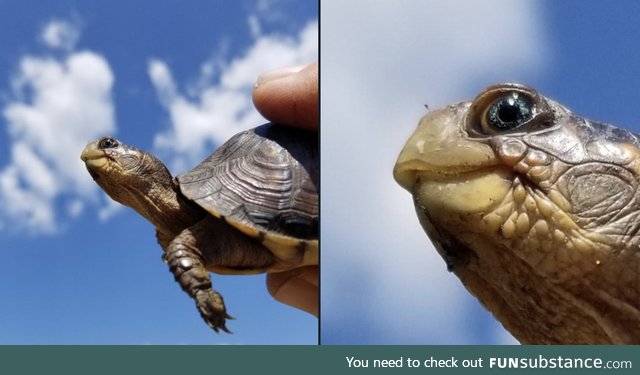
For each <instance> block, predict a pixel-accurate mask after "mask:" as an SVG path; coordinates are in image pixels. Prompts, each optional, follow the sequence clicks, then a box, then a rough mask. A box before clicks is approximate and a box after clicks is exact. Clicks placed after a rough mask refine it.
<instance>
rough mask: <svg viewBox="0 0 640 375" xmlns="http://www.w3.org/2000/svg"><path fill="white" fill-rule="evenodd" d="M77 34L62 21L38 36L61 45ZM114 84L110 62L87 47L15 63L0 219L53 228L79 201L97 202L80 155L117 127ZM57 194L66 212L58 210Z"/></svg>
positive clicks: (0, 179) (34, 228) (36, 229)
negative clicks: (9, 151)
mask: <svg viewBox="0 0 640 375" xmlns="http://www.w3.org/2000/svg"><path fill="white" fill-rule="evenodd" d="M52 30H53V31H52ZM56 30H57V31H56ZM61 30H62V31H61ZM56 33H57V34H56ZM56 35H57V36H56ZM78 36H79V31H78V30H77V29H74V28H73V27H72V26H71V24H69V23H65V22H64V21H52V23H50V24H49V25H47V26H46V27H45V28H44V31H43V34H42V35H41V37H42V39H43V40H45V41H46V42H47V44H48V45H50V46H52V47H64V48H71V47H72V46H73V44H74V43H75V40H76V39H77V38H78ZM72 42H73V43H72ZM112 86H113V74H112V72H111V69H110V68H109V65H108V63H107V61H106V60H105V59H104V58H103V57H102V56H100V55H98V54H96V53H94V52H91V51H78V52H72V53H69V54H68V55H66V56H65V57H63V58H60V59H57V58H52V57H44V56H24V57H23V58H22V59H21V60H20V64H19V68H18V71H17V73H16V75H15V76H14V77H12V86H11V88H12V91H11V93H10V99H9V100H8V102H7V103H6V105H5V107H4V108H3V111H2V114H3V116H4V118H5V120H6V122H7V125H8V126H7V128H8V133H9V138H10V142H11V144H12V146H11V149H12V153H11V159H10V161H9V163H8V165H5V166H4V167H0V205H1V207H2V208H1V209H0V221H9V220H11V221H12V226H11V227H13V228H24V229H26V230H28V231H30V232H33V233H42V232H54V231H55V230H56V229H57V228H58V226H57V225H56V224H57V223H58V222H59V221H60V219H61V217H64V215H67V216H76V215H78V214H79V213H80V212H81V211H82V209H83V205H82V204H81V202H80V201H79V200H78V199H79V198H82V199H96V195H95V193H96V187H95V184H94V183H93V181H91V179H90V178H88V177H87V172H86V169H85V168H84V165H83V164H82V162H81V161H80V159H79V153H80V151H81V150H82V148H83V147H84V145H85V143H86V142H87V141H88V140H91V139H94V138H97V137H98V136H100V135H102V134H105V133H113V132H114V131H115V121H114V109H113V104H112V101H111V89H112ZM61 197H64V199H65V200H67V202H66V203H65V206H66V207H67V209H66V211H62V212H56V208H55V207H56V202H57V200H58V199H60V198H61ZM5 227H6V225H5Z"/></svg>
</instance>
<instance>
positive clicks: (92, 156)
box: [80, 142, 107, 181]
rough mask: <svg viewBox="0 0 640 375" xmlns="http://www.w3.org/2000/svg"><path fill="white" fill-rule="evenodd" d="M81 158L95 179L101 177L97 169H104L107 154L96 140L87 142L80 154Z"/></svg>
mask: <svg viewBox="0 0 640 375" xmlns="http://www.w3.org/2000/svg"><path fill="white" fill-rule="evenodd" d="M80 159H82V161H83V162H84V164H85V166H86V167H87V171H89V174H90V175H91V177H92V178H93V180H94V181H95V180H97V179H98V178H99V177H100V176H99V175H98V173H97V172H96V170H99V169H102V168H103V167H104V166H105V164H106V163H107V155H106V154H105V152H104V151H103V150H100V149H98V144H97V143H96V142H92V143H89V144H87V146H86V147H85V148H84V150H82V154H80Z"/></svg>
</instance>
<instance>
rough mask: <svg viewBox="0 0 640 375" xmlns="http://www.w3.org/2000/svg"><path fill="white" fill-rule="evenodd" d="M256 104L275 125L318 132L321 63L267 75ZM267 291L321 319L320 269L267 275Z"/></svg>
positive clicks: (260, 82)
mask: <svg viewBox="0 0 640 375" xmlns="http://www.w3.org/2000/svg"><path fill="white" fill-rule="evenodd" d="M253 103H254V104H255V106H256V108H257V109H258V111H259V112H260V113H261V114H262V115H263V116H264V117H265V118H267V119H268V120H270V121H272V122H274V123H278V124H283V125H289V126H295V127H300V128H305V129H309V130H317V129H318V122H319V112H318V63H317V62H316V63H313V64H309V65H306V66H297V67H289V68H284V69H278V70H274V71H269V72H266V73H263V74H262V75H261V76H260V77H258V81H257V82H256V86H255V87H254V89H253ZM267 289H268V290H269V293H270V294H271V295H272V296H273V297H274V298H275V299H276V300H277V301H280V302H282V303H284V304H287V305H289V306H293V307H296V308H298V309H300V310H304V311H306V312H308V313H311V314H313V315H315V316H318V305H319V303H318V302H319V301H318V299H319V296H318V266H306V267H302V268H297V269H293V270H290V271H285V272H279V273H270V274H267Z"/></svg>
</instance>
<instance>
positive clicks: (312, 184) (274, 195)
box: [177, 124, 319, 265]
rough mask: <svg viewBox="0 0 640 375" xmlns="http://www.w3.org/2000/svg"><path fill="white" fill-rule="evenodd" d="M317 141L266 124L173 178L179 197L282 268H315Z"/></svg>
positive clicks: (306, 133) (303, 133)
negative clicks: (244, 236) (257, 245)
mask: <svg viewBox="0 0 640 375" xmlns="http://www.w3.org/2000/svg"><path fill="white" fill-rule="evenodd" d="M318 160H319V159H318V135H317V133H316V132H309V131H305V130H300V129H293V128H290V127H285V126H281V125H274V124H266V125H262V126H259V127H257V128H254V129H251V130H247V131H244V132H241V133H238V134H236V135H235V136H233V137H232V138H231V139H229V140H228V141H227V142H225V143H224V144H223V145H222V146H220V147H219V148H218V149H217V150H216V151H215V152H214V153H213V154H212V155H211V156H209V157H208V158H207V159H205V160H204V161H203V162H202V163H200V164H199V165H198V166H196V167H195V168H194V169H193V170H191V171H189V172H186V173H184V174H182V175H179V176H178V177H177V181H178V184H179V186H180V190H181V191H182V194H184V195H185V196H186V197H187V198H189V199H191V200H193V201H194V202H196V203H197V204H198V205H200V206H201V207H202V208H204V209H205V210H206V211H207V212H209V213H211V214H212V215H214V216H216V217H218V218H221V219H223V220H225V221H226V222H227V223H229V224H230V225H232V226H233V227H235V228H237V229H238V230H240V231H241V232H243V233H245V234H247V235H249V236H251V237H254V238H256V239H258V240H259V241H260V242H261V243H262V244H263V245H264V246H265V247H266V248H268V249H269V250H271V251H272V252H273V253H274V255H275V256H276V257H277V258H279V259H280V260H282V261H284V262H285V263H286V264H289V265H291V264H297V265H306V264H317V263H318V187H319V184H318V168H319V167H318V165H319V163H318Z"/></svg>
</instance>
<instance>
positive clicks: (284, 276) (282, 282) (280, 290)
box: [267, 266, 318, 316]
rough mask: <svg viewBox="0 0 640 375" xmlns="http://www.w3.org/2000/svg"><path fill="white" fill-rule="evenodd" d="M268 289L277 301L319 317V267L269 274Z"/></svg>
mask: <svg viewBox="0 0 640 375" xmlns="http://www.w3.org/2000/svg"><path fill="white" fill-rule="evenodd" d="M267 289H268V290H269V293H270V294H271V295H272V296H273V297H274V298H275V299H276V300H277V301H279V302H282V303H284V304H287V305H289V306H293V307H295V308H298V309H300V310H303V311H306V312H308V313H311V314H313V315H315V316H318V266H307V267H302V268H298V269H295V270H291V271H285V272H279V273H270V274H267Z"/></svg>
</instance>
